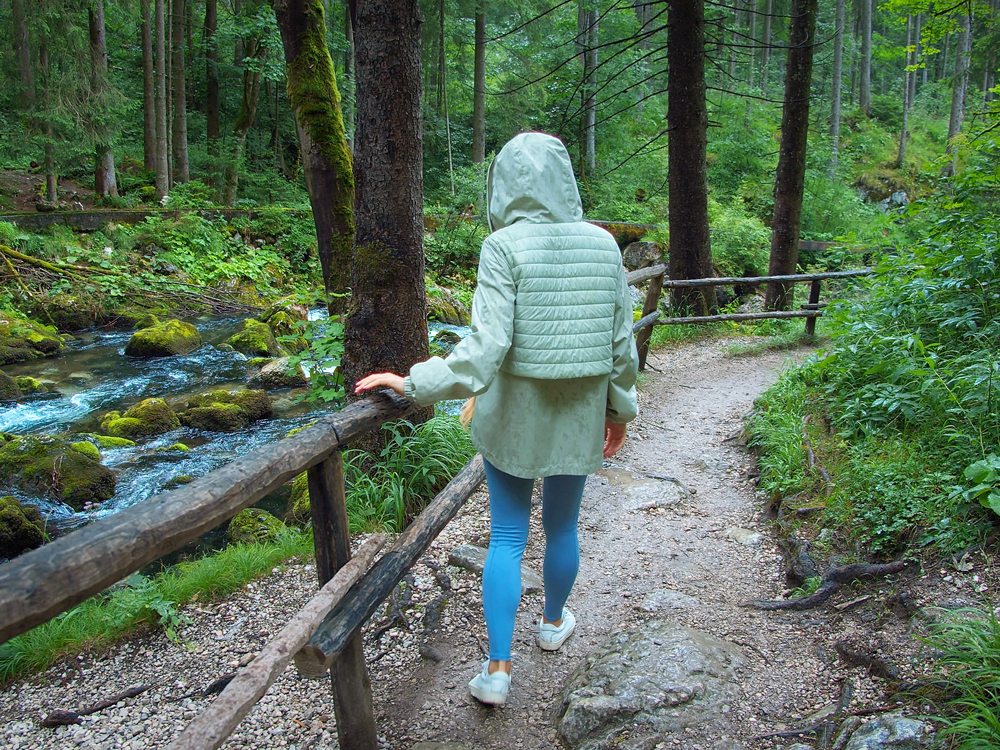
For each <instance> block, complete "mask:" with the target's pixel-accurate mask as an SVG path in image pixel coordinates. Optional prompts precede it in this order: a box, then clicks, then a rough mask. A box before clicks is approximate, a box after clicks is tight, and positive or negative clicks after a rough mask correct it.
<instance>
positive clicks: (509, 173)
mask: <svg viewBox="0 0 1000 750" xmlns="http://www.w3.org/2000/svg"><path fill="white" fill-rule="evenodd" d="M486 205H487V206H488V215H489V222H490V231H494V232H495V231H496V230H497V229H502V228H503V227H506V226H510V225H511V224H513V223H514V222H515V221H520V220H525V221H528V222H530V223H533V224H555V223H563V222H573V221H582V220H583V206H582V205H581V203H580V192H579V190H577V187H576V177H575V176H574V175H573V165H572V163H571V162H570V160H569V154H568V153H567V152H566V147H565V146H564V145H563V144H562V141H560V140H559V139H558V138H556V137H554V136H551V135H546V134H545V133H520V134H519V135H516V136H514V137H513V138H512V139H511V140H510V141H508V142H507V145H505V146H504V147H503V148H502V149H500V153H499V154H497V156H496V158H495V159H494V160H493V163H492V164H490V169H489V173H488V174H487V177H486Z"/></svg>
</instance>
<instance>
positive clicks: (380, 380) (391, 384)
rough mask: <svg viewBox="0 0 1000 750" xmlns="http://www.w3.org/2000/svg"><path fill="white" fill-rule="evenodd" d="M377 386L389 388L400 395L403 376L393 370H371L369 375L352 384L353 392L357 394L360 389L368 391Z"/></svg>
mask: <svg viewBox="0 0 1000 750" xmlns="http://www.w3.org/2000/svg"><path fill="white" fill-rule="evenodd" d="M379 386H385V387H387V388H391V389H392V390H394V391H395V392H396V393H398V394H399V395H400V396H402V395H403V376H402V375H397V374H396V373H394V372H373V373H372V374H371V375H366V376H365V377H363V378H361V380H359V381H357V382H356V383H355V384H354V393H355V394H358V393H361V392H362V391H370V390H371V389H372V388H378V387H379Z"/></svg>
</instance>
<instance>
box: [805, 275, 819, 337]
mask: <svg viewBox="0 0 1000 750" xmlns="http://www.w3.org/2000/svg"><path fill="white" fill-rule="evenodd" d="M822 283H823V282H822V280H820V279H813V282H812V284H810V285H809V309H810V310H819V307H818V305H819V288H820V285H821V284H822ZM806 333H807V334H809V335H810V336H812V335H813V334H815V333H816V318H815V316H814V317H811V318H806Z"/></svg>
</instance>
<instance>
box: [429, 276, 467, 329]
mask: <svg viewBox="0 0 1000 750" xmlns="http://www.w3.org/2000/svg"><path fill="white" fill-rule="evenodd" d="M470 317H471V316H470V315H469V309H468V308H467V307H466V306H465V305H463V304H462V303H461V302H459V301H458V299H457V298H456V297H455V295H453V294H452V293H451V292H449V291H448V290H447V289H445V288H444V287H440V286H432V287H430V288H428V290H427V319H428V320H436V321H438V322H439V323H448V324H449V325H453V326H467V325H469V320H470Z"/></svg>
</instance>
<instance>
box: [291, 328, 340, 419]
mask: <svg viewBox="0 0 1000 750" xmlns="http://www.w3.org/2000/svg"><path fill="white" fill-rule="evenodd" d="M295 328H296V332H295V333H292V334H289V335H287V336H279V337H278V341H279V342H281V343H288V344H294V343H295V342H296V341H298V340H299V339H300V338H302V337H305V338H306V339H307V340H308V341H309V347H308V348H307V349H305V350H303V351H301V352H298V353H297V354H293V355H292V356H291V357H290V358H289V360H288V369H289V370H291V371H292V372H294V371H295V368H296V366H301V367H302V369H303V371H304V372H305V373H306V374H307V375H308V376H309V392H308V393H306V394H305V396H304V398H305V400H306V401H312V402H322V403H325V404H329V403H333V402H337V401H341V400H342V399H343V398H344V377H343V375H342V374H341V372H340V358H341V357H342V356H343V354H344V324H343V323H341V322H339V321H335V320H329V319H326V320H317V321H312V322H305V321H300V322H298V323H296V324H295Z"/></svg>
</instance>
